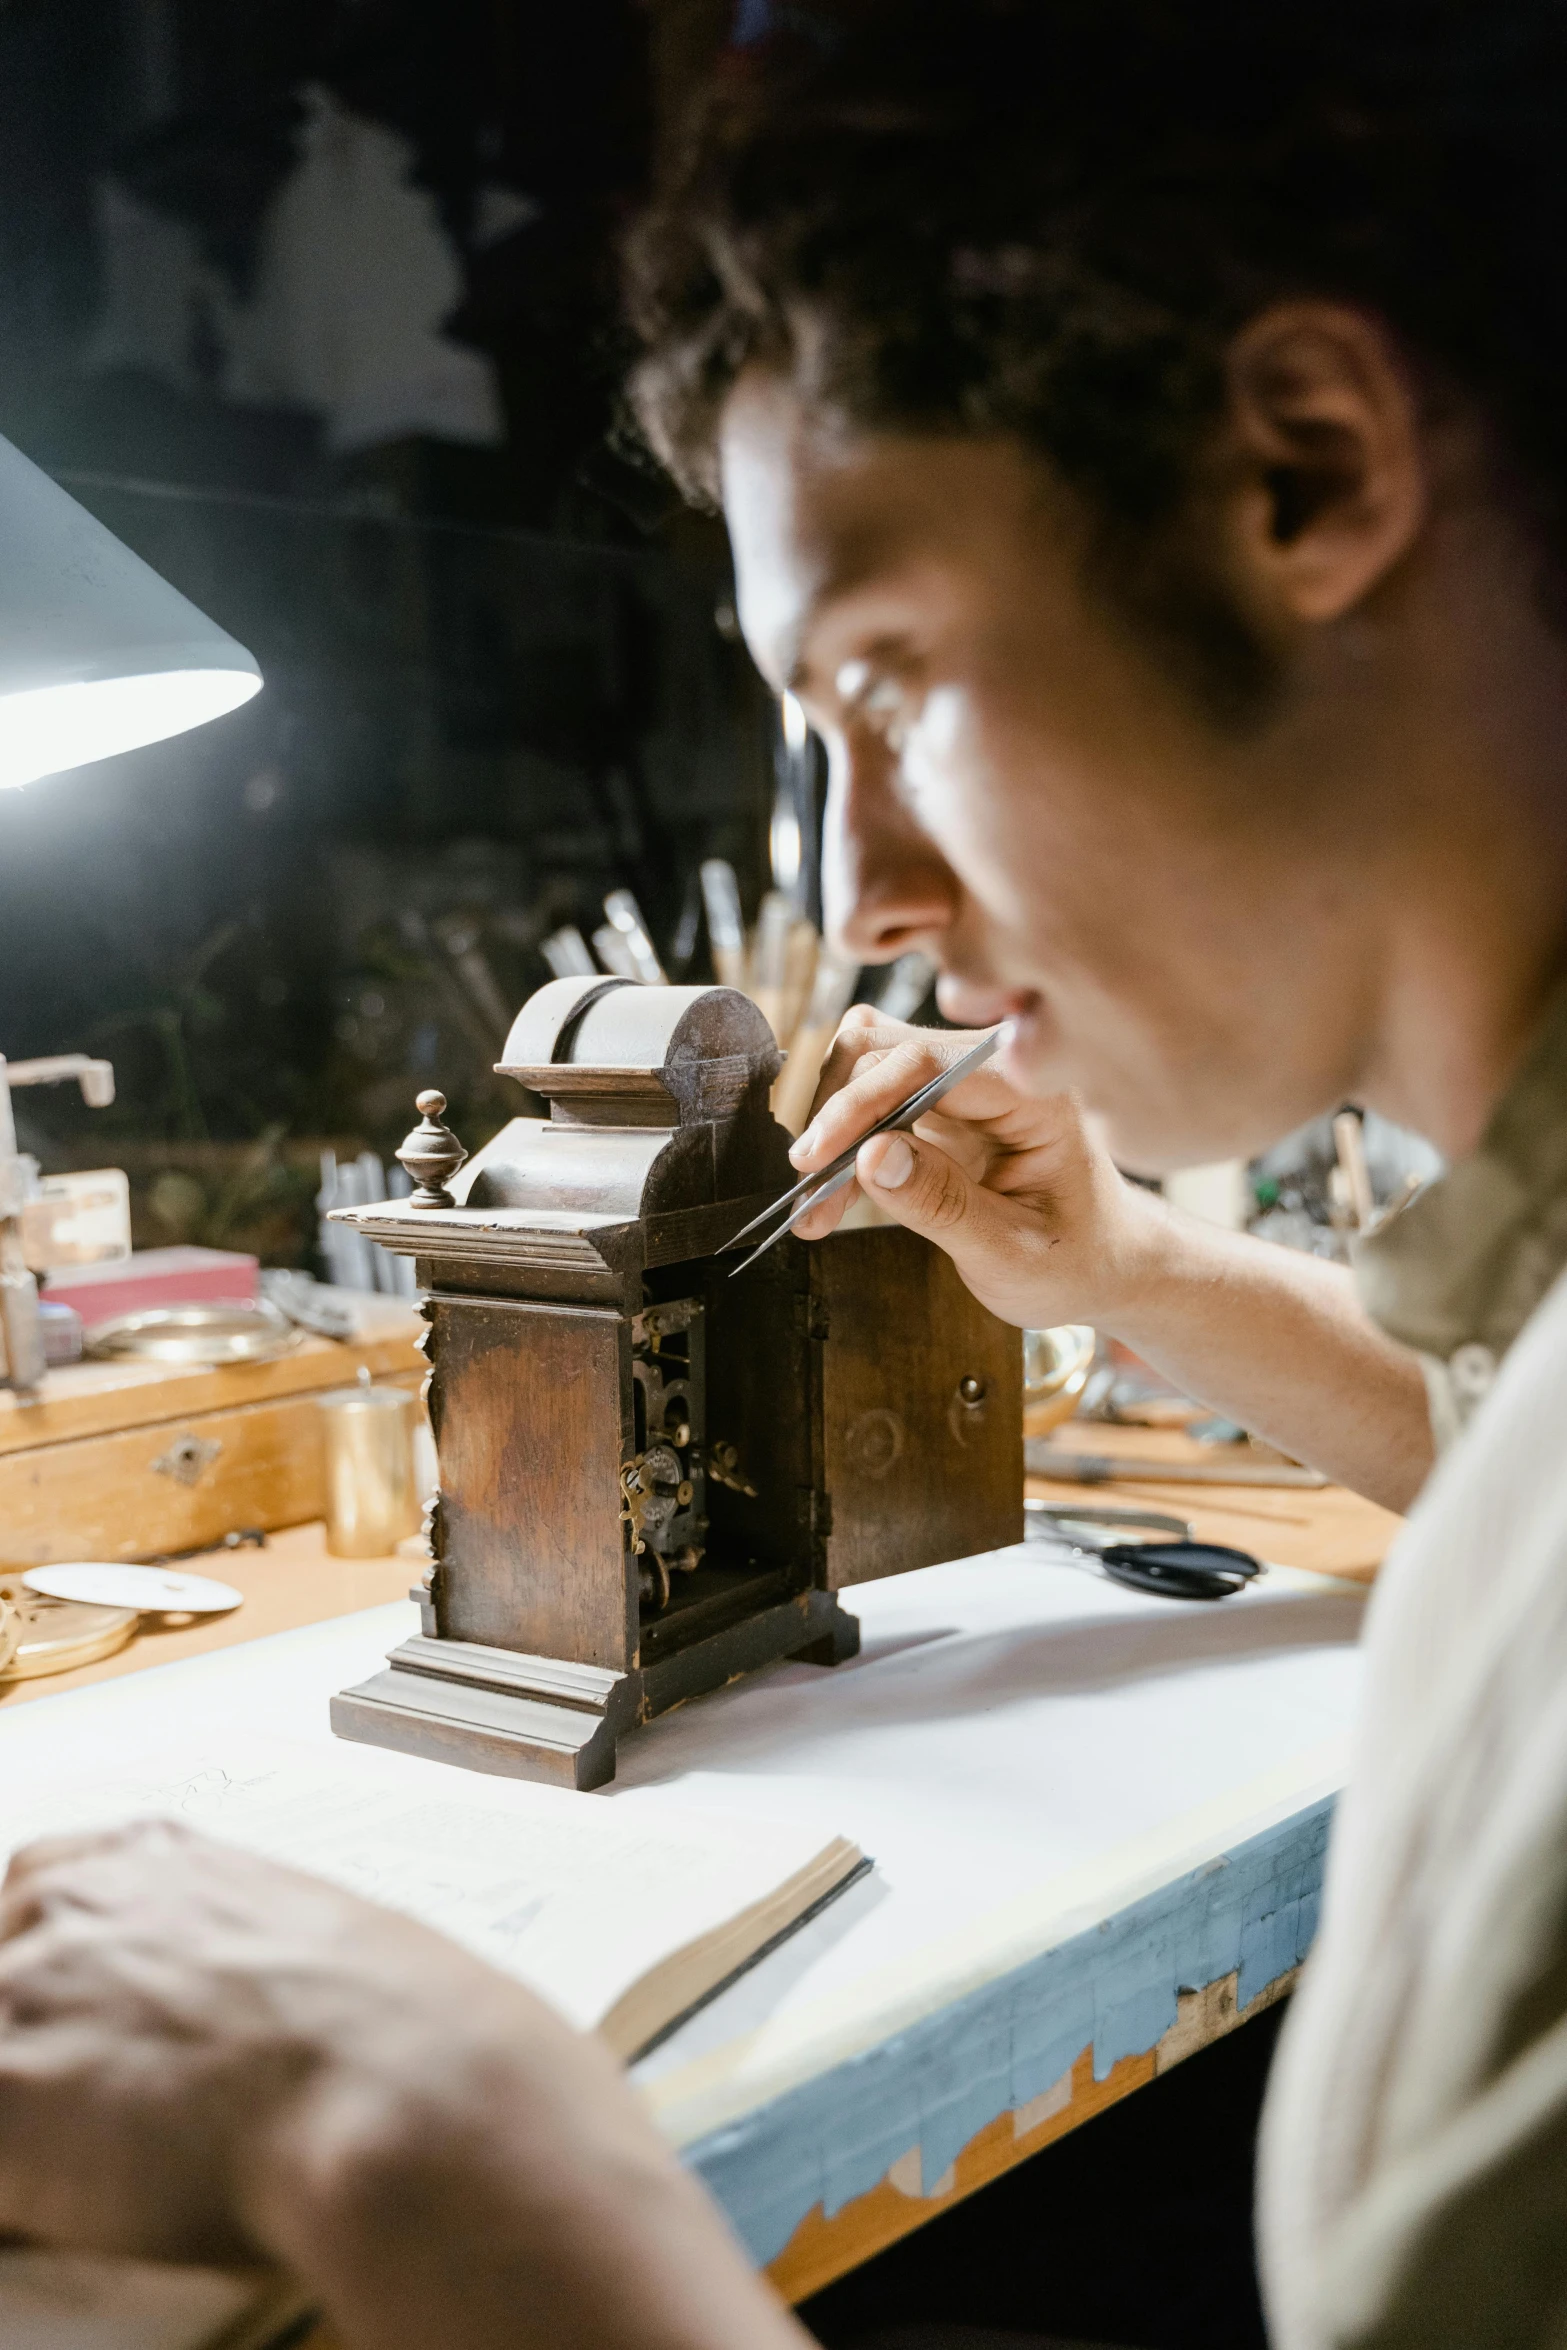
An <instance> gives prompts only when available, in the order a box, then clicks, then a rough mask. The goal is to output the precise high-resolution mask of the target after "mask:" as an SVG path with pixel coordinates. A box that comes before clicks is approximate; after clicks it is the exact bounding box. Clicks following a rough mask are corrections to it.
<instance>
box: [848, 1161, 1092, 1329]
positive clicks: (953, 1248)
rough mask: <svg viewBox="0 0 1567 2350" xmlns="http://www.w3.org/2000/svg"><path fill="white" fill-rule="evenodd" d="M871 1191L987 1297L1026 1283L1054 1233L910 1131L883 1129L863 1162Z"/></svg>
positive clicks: (861, 1170)
mask: <svg viewBox="0 0 1567 2350" xmlns="http://www.w3.org/2000/svg"><path fill="white" fill-rule="evenodd" d="M856 1172H857V1174H858V1176H859V1181H860V1184H861V1186H862V1188H863V1189H864V1190H865V1192H866V1193H867V1195H868V1196H869V1197H870V1198H871V1199H873V1200H876V1201H878V1202H879V1203H880V1205H881V1206H882V1207H884V1208H885V1209H886V1210H887V1211H888V1213H889V1214H890V1215H892V1216H895V1217H896V1218H897V1221H898V1222H899V1223H900V1224H905V1225H907V1226H908V1228H909V1230H910V1231H911V1232H920V1233H923V1234H924V1236H925V1238H926V1239H927V1240H932V1241H934V1242H935V1244H936V1246H937V1247H938V1248H940V1249H944V1250H945V1251H946V1253H947V1255H948V1256H950V1257H951V1258H952V1260H953V1263H954V1264H955V1265H956V1266H957V1268H958V1271H959V1272H960V1273H961V1274H962V1276H963V1278H964V1280H965V1281H966V1282H967V1283H968V1284H969V1286H970V1287H971V1288H973V1289H975V1290H976V1292H977V1293H978V1294H979V1295H980V1296H982V1297H986V1296H987V1293H988V1292H989V1291H991V1290H992V1289H994V1288H996V1286H997V1285H998V1284H999V1286H1000V1288H1001V1290H1002V1291H1003V1292H1005V1291H1006V1290H1008V1289H1009V1288H1015V1287H1017V1286H1018V1285H1019V1278H1020V1276H1021V1275H1026V1273H1027V1272H1028V1271H1029V1270H1030V1260H1031V1259H1032V1258H1033V1257H1034V1255H1035V1254H1036V1252H1048V1250H1049V1249H1050V1247H1051V1246H1052V1240H1051V1237H1050V1235H1048V1234H1047V1233H1046V1232H1045V1231H1043V1230H1042V1229H1041V1228H1040V1226H1039V1219H1038V1217H1037V1215H1035V1216H1030V1215H1029V1214H1028V1213H1027V1212H1026V1211H1024V1210H1021V1209H1019V1208H1018V1207H1017V1206H1015V1205H1014V1204H1013V1203H1012V1202H1011V1201H1010V1200H1008V1199H1005V1198H1003V1197H1002V1196H1001V1195H1000V1194H999V1193H997V1192H994V1191H991V1190H989V1189H988V1188H987V1187H986V1185H984V1184H982V1183H976V1182H974V1180H973V1179H972V1177H971V1176H969V1175H967V1174H966V1173H965V1172H964V1170H963V1169H962V1168H961V1167H960V1166H959V1165H958V1163H957V1161H956V1160H955V1159H952V1158H949V1157H948V1155H947V1153H946V1152H945V1151H944V1150H938V1149H937V1148H936V1147H935V1146H934V1144H932V1143H929V1142H924V1141H921V1140H920V1139H919V1138H918V1137H916V1136H911V1135H906V1134H879V1135H878V1136H877V1137H876V1139H875V1141H874V1142H868V1143H867V1144H866V1145H865V1147H864V1149H863V1150H862V1151H861V1152H860V1155H859V1158H858V1160H857V1162H856Z"/></svg>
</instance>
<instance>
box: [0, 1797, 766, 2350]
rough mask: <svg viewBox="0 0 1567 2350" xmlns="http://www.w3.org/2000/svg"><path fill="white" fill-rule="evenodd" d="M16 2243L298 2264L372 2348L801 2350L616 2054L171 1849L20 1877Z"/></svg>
mask: <svg viewBox="0 0 1567 2350" xmlns="http://www.w3.org/2000/svg"><path fill="white" fill-rule="evenodd" d="M0 2231H10V2232H13V2233H15V2234H17V2235H21V2236H24V2237H29V2238H33V2239H36V2240H38V2241H41V2242H44V2243H48V2244H54V2245H62V2246H71V2247H75V2248H81V2249H95V2250H101V2251H108V2252H118V2253H124V2254H129V2255H137V2256H141V2257H144V2258H153V2259H166V2260H183V2261H190V2260H199V2261H212V2262H232V2263H252V2262H262V2263H270V2264H276V2265H278V2266H280V2267H283V2268H285V2269H287V2270H289V2271H291V2272H292V2273H293V2274H294V2275H295V2276H296V2277H297V2278H298V2279H299V2280H300V2281H301V2283H303V2284H304V2285H306V2286H307V2287H311V2288H313V2289H314V2290H315V2291H316V2292H317V2293H318V2294H319V2295H320V2298H321V2301H322V2304H323V2305H324V2307H325V2308H326V2310H327V2311H328V2313H329V2315H330V2316H331V2319H332V2321H333V2323H334V2325H335V2326H336V2328H337V2330H338V2332H339V2334H340V2336H341V2338H342V2340H343V2341H344V2343H345V2345H352V2346H353V2350H416V2346H417V2350H429V2346H430V2345H431V2344H433V2343H437V2342H439V2343H440V2344H441V2345H442V2346H443V2350H589V2346H590V2345H591V2346H592V2350H622V2346H624V2350H633V2345H634V2346H635V2350H737V2346H738V2345H739V2344H741V2343H744V2344H746V2345H747V2350H751V2346H753V2345H754V2346H756V2350H800V2345H801V2344H802V2343H803V2340H804V2337H803V2336H802V2335H801V2334H800V2332H799V2330H798V2328H797V2327H796V2326H795V2325H794V2323H793V2321H792V2319H790V2318H789V2317H788V2315H787V2313H786V2312H784V2311H783V2310H782V2309H781V2308H780V2306H779V2305H778V2303H777V2302H776V2300H775V2299H774V2297H773V2296H772V2294H771V2293H770V2292H769V2290H768V2289H767V2287H766V2286H765V2285H764V2284H763V2283H762V2282H761V2280H759V2279H758V2278H757V2277H755V2276H754V2275H753V2274H752V2273H751V2271H750V2270H749V2269H748V2267H747V2266H746V2263H745V2261H744V2260H743V2258H742V2256H741V2255H740V2253H739V2251H738V2249H737V2247H736V2246H735V2244H734V2243H733V2241H732V2239H731V2238H730V2237H729V2235H728V2233H727V2231H726V2229H725V2228H724V2226H723V2223H722V2221H721V2220H720V2219H719V2217H718V2215H717V2214H716V2212H715V2211H714V2210H713V2208H712V2206H711V2205H710V2204H709V2203H708V2201H707V2199H706V2197H705V2196H704V2195H703V2193H702V2191H701V2189H700V2188H699V2187H698V2186H697V2184H696V2183H695V2182H694V2181H693V2180H692V2179H690V2178H688V2177H687V2176H686V2174H685V2173H684V2172H683V2171H682V2169H681V2168H680V2166H679V2164H678V2163H677V2162H676V2161H675V2159H674V2157H673V2156H672V2155H671V2153H670V2152H669V2150H668V2148H667V2147H666V2146H665V2145H664V2143H663V2141H662V2140H661V2139H660V2138H659V2136H658V2134H657V2132H656V2131H655V2130H654V2129H653V2127H652V2125H651V2123H650V2122H649V2121H648V2119H647V2117H646V2116H645V2115H644V2113H643V2112H642V2110H641V2109H640V2107H639V2105H638V2103H637V2101H636V2099H635V2097H634V2096H633V2095H632V2093H631V2092H630V2090H629V2089H628V2087H627V2085H626V2083H625V2081H624V2079H623V2078H622V2076H621V2074H620V2072H619V2070H618V2068H617V2067H616V2065H615V2063H614V2062H613V2060H612V2058H611V2057H610V2055H609V2054H608V2052H607V2050H605V2049H604V2048H603V2047H601V2046H600V2045H599V2043H598V2042H597V2041H595V2040H592V2039H591V2038H583V2037H580V2036H579V2035H578V2034H576V2033H574V2032H572V2031H570V2030H569V2029H568V2028H567V2027H566V2026H565V2025H564V2024H563V2023H562V2022H560V2021H559V2020H558V2018H556V2017H555V2016H554V2015H553V2014H552V2013H551V2012H550V2010H548V2009H547V2008H546V2007H545V2006H544V2005H543V2004H542V2003H541V2002H540V2001H538V2000H537V1999H535V1998H533V1996H532V1995H531V1994H530V1993H529V1992H527V1991H525V1990H524V1989H523V1988H522V1987H521V1986H520V1985H518V1984H516V1983H513V1982H511V1981H509V1980H508V1979H507V1978H506V1977H504V1976H502V1975H499V1974H497V1973H496V1972H494V1971H493V1970H492V1969H491V1968H489V1967H487V1966H485V1965H483V1964H481V1962H480V1961H479V1960H477V1959H475V1958H472V1957H470V1956H469V1955H468V1954H467V1953H465V1952H464V1951H462V1950H459V1949H458V1948H457V1947H456V1945H455V1944H453V1943H450V1942H448V1941H446V1940H445V1939H444V1938H443V1937H442V1936H440V1935H439V1934H436V1933H433V1932H431V1931H430V1930H429V1929H428V1928H426V1927H424V1926H421V1925H418V1924H416V1923H414V1922H413V1921H412V1920H410V1919H407V1918H402V1917H398V1916H395V1915H393V1914H392V1913H391V1912H388V1911H385V1910H381V1909H378V1908H376V1907H374V1906H372V1905H371V1904H370V1903H368V1902H364V1901H361V1900H359V1899H358V1898H356V1897H355V1896H353V1895H351V1894H348V1893H344V1892H342V1891H340V1890H339V1889H338V1888H337V1887H335V1886H332V1885H328V1884H325V1883H322V1882H320V1881H319V1880H317V1879H315V1878H313V1877H308V1876H304V1875H301V1874H298V1873H296V1872H295V1871H293V1870H290V1869H284V1868H279V1867H276V1866H274V1865H273V1864H272V1863H270V1862H267V1861H263V1860H260V1859H257V1858H255V1857H254V1856H252V1855H250V1854H247V1853H244V1852H239V1851H235V1850H232V1849H231V1848H229V1847H227V1846H224V1845H221V1844H216V1843H211V1842H208V1841H207V1840H206V1839H204V1838H202V1837H198V1836H195V1835H193V1834H191V1833H190V1832H189V1831H188V1830H186V1829H183V1828H180V1827H177V1826H174V1825H171V1824H167V1823H153V1824H142V1825H138V1826H133V1827H129V1828H122V1829H117V1830H114V1831H112V1832H110V1833H107V1834H103V1835H99V1836H92V1837H85V1838H81V1839H76V1840H72V1841H69V1842H56V1843H52V1844H37V1845H34V1846H32V1847H31V1848H29V1849H28V1850H26V1851H24V1852H22V1853H19V1854H17V1855H16V1856H15V1858H13V1860H12V1862H11V1866H10V1869H9V1872H8V1874H7V1877H6V1880H5V1885H4V1889H3V1893H0Z"/></svg>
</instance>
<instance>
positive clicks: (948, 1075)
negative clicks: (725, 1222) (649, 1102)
mask: <svg viewBox="0 0 1567 2350" xmlns="http://www.w3.org/2000/svg"><path fill="white" fill-rule="evenodd" d="M1000 1043H1001V1030H1000V1029H999V1028H993V1029H992V1030H991V1032H990V1034H989V1035H988V1036H982V1037H981V1038H980V1040H979V1042H978V1044H977V1045H974V1046H973V1047H972V1048H971V1049H970V1050H969V1051H968V1052H966V1053H964V1054H963V1055H962V1056H961V1057H960V1058H959V1059H958V1060H956V1061H954V1062H953V1064H952V1066H951V1068H950V1069H943V1070H942V1072H941V1075H940V1076H939V1077H933V1078H931V1080H930V1082H929V1084H928V1085H922V1086H921V1087H920V1088H919V1090H918V1091H917V1092H915V1093H911V1094H910V1095H909V1096H908V1098H907V1100H905V1101H901V1102H900V1103H899V1104H898V1106H897V1108H896V1109H895V1110H889V1111H888V1112H887V1115H886V1117H885V1118H879V1119H878V1120H877V1122H876V1124H875V1125H874V1126H868V1127H867V1128H866V1130H865V1132H864V1133H863V1134H862V1135H861V1136H860V1137H859V1140H858V1141H856V1142H851V1143H850V1145H849V1147H848V1149H847V1150H844V1151H840V1152H839V1153H838V1156H837V1157H836V1158H835V1159H833V1160H831V1161H830V1162H829V1163H828V1165H827V1166H825V1167H819V1168H818V1169H817V1171H816V1173H815V1174H814V1175H806V1176H803V1177H802V1178H801V1180H800V1181H799V1182H798V1183H797V1184H795V1186H794V1187H793V1189H792V1190H790V1191H786V1192H784V1193H783V1195H782V1197H781V1198H779V1199H775V1200H774V1201H773V1203H772V1205H771V1207H766V1208H764V1209H763V1210H762V1212H761V1214H760V1215H759V1216H753V1217H752V1218H751V1221H750V1223H749V1224H747V1225H746V1226H745V1228H744V1230H743V1231H740V1232H737V1233H736V1234H735V1236H734V1239H733V1240H732V1241H731V1242H730V1243H729V1246H730V1247H731V1248H735V1247H738V1245H739V1243H740V1242H741V1241H742V1240H749V1239H750V1237H751V1234H752V1233H753V1232H759V1231H760V1230H761V1228H762V1226H763V1225H764V1224H766V1223H768V1222H769V1221H770V1220H771V1219H772V1218H773V1217H774V1216H778V1215H781V1216H782V1217H783V1222H782V1223H781V1224H780V1225H779V1226H778V1229H777V1231H776V1232H769V1234H768V1235H767V1238H766V1239H765V1240H764V1241H762V1242H761V1243H760V1245H759V1246H758V1247H756V1248H753V1249H752V1251H751V1253H750V1255H749V1256H748V1257H742V1258H741V1260H740V1262H739V1264H738V1265H736V1267H735V1270H734V1273H731V1274H730V1276H729V1278H730V1280H731V1281H732V1280H733V1279H734V1277H735V1273H743V1272H744V1271H745V1269H746V1266H747V1265H754V1264H755V1263H756V1260H757V1258H758V1257H763V1256H765V1255H766V1254H767V1251H768V1250H769V1249H770V1248H771V1247H772V1245H773V1243H774V1242H775V1241H778V1240H782V1238H783V1236H784V1234H785V1233H786V1232H792V1231H793V1230H794V1228H795V1226H796V1224H798V1223H799V1221H800V1218H801V1217H802V1216H806V1215H809V1213H810V1211H811V1209H812V1208H816V1207H820V1206H821V1203H822V1201H823V1200H824V1199H831V1198H832V1196H833V1194H834V1192H837V1191H842V1190H843V1188H844V1186H845V1184H849V1183H852V1182H853V1181H854V1162H855V1160H856V1159H857V1158H858V1156H859V1152H860V1146H861V1144H862V1143H867V1142H869V1141H870V1140H871V1139H872V1137H873V1136H875V1135H878V1134H907V1133H908V1131H909V1129H910V1127H911V1126H913V1125H914V1124H915V1122H916V1120H918V1119H920V1118H923V1117H924V1115H925V1113H926V1111H927V1110H929V1109H932V1108H934V1106H935V1104H936V1103H937V1102H939V1101H940V1100H941V1098H942V1096H943V1094H945V1093H949V1092H950V1091H951V1089H952V1087H953V1086H954V1085H958V1084H960V1083H961V1082H962V1080H963V1079H964V1078H965V1077H970V1076H972V1075H973V1073H974V1071H975V1070H976V1069H977V1068H979V1067H980V1065H981V1063H982V1062H985V1061H988V1060H989V1059H990V1057H991V1055H992V1053H994V1052H995V1051H996V1049H997V1047H998V1046H999V1045H1000Z"/></svg>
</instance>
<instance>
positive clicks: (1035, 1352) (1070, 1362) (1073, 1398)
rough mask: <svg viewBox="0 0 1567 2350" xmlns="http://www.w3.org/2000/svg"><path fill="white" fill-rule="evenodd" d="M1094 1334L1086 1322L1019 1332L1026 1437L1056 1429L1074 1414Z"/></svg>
mask: <svg viewBox="0 0 1567 2350" xmlns="http://www.w3.org/2000/svg"><path fill="white" fill-rule="evenodd" d="M1098 1343H1099V1342H1098V1336H1097V1333H1096V1332H1094V1331H1093V1330H1091V1329H1090V1328H1089V1326H1088V1324H1087V1323H1086V1322H1063V1323H1060V1324H1058V1325H1057V1327H1056V1328H1055V1329H1054V1330H1025V1331H1024V1333H1023V1426H1024V1428H1025V1430H1026V1431H1027V1433H1028V1434H1029V1435H1030V1436H1043V1435H1045V1434H1046V1433H1047V1431H1048V1430H1049V1429H1051V1428H1058V1427H1059V1426H1060V1425H1061V1422H1062V1421H1063V1420H1069V1419H1070V1418H1071V1417H1072V1414H1073V1413H1074V1412H1075V1411H1076V1409H1077V1407H1078V1403H1079V1401H1080V1400H1081V1397H1082V1393H1083V1390H1084V1388H1085V1387H1086V1386H1087V1385H1088V1375H1089V1373H1090V1371H1092V1369H1093V1367H1094V1350H1095V1348H1096V1347H1097V1345H1098Z"/></svg>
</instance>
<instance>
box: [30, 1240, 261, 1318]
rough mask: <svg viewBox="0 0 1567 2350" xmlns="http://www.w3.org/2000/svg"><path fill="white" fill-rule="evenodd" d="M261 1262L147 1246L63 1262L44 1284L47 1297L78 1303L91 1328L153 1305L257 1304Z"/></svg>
mask: <svg viewBox="0 0 1567 2350" xmlns="http://www.w3.org/2000/svg"><path fill="white" fill-rule="evenodd" d="M259 1272H260V1264H259V1260H258V1259H257V1258H255V1257H247V1256H241V1255H240V1254H239V1253H238V1251H237V1250H234V1249H226V1248H143V1249H137V1250H135V1251H134V1252H133V1253H132V1254H131V1255H130V1256H128V1257H118V1258H114V1259H112V1260H111V1261H110V1262H108V1263H107V1264H100V1265H62V1266H61V1267H60V1268H59V1270H58V1271H57V1272H54V1273H51V1274H50V1275H49V1277H48V1280H47V1281H46V1282H45V1284H44V1295H45V1297H47V1298H51V1299H53V1300H54V1301H55V1302H56V1303H57V1304H60V1305H66V1306H73V1307H74V1308H75V1310H76V1312H77V1313H79V1314H80V1315H81V1317H82V1320H83V1321H84V1322H85V1323H86V1324H87V1326H88V1328H89V1330H90V1329H91V1328H92V1326H93V1324H94V1323H95V1322H107V1321H108V1320H110V1318H111V1317H112V1316H113V1315H115V1314H138V1313H140V1312H142V1311H143V1309H144V1308H145V1307H148V1306H194V1305H207V1304H210V1303H212V1302H214V1301H216V1300H220V1299H221V1300H222V1301H223V1302H224V1303H225V1304H227V1303H229V1302H230V1301H232V1300H234V1299H239V1300H241V1301H243V1303H244V1304H246V1305H252V1304H254V1302H255V1299H256V1295H257V1292H258V1291H259V1289H260V1286H261V1284H260V1280H259Z"/></svg>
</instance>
